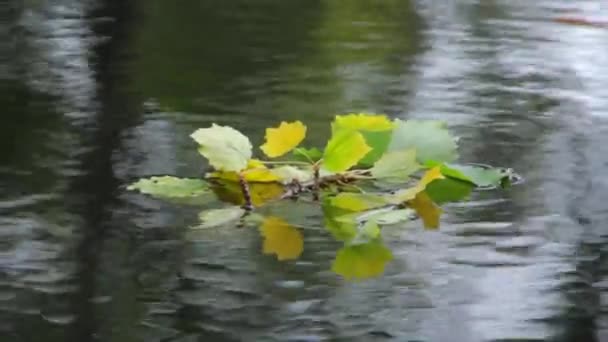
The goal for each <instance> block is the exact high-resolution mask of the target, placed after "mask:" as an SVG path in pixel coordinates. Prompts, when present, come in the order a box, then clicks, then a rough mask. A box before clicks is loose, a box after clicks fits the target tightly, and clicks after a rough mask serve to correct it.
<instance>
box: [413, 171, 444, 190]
mask: <svg viewBox="0 0 608 342" xmlns="http://www.w3.org/2000/svg"><path fill="white" fill-rule="evenodd" d="M444 178H445V176H444V175H443V174H442V173H441V167H440V166H435V167H434V168H432V169H430V170H428V171H427V172H426V173H425V174H424V176H422V179H421V180H420V182H418V185H419V186H421V187H423V188H426V186H427V185H429V184H430V183H431V182H432V181H434V180H435V179H444Z"/></svg>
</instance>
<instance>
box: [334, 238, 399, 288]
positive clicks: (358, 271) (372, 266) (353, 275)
mask: <svg viewBox="0 0 608 342" xmlns="http://www.w3.org/2000/svg"><path fill="white" fill-rule="evenodd" d="M392 259H393V254H392V253H391V251H390V250H389V249H388V248H387V247H386V246H384V245H383V244H382V243H381V242H380V241H378V240H375V241H371V242H368V243H366V244H360V245H353V246H345V247H343V248H342V249H340V250H339V251H338V253H337V255H336V258H335V259H334V262H333V264H332V267H331V269H332V271H334V272H335V273H337V274H339V275H341V276H343V277H344V278H346V279H355V280H361V279H367V278H372V277H375V276H379V275H381V274H382V273H384V268H385V267H386V264H387V263H388V262H389V261H391V260H392Z"/></svg>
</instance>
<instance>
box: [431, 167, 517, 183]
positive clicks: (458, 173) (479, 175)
mask: <svg viewBox="0 0 608 342" xmlns="http://www.w3.org/2000/svg"><path fill="white" fill-rule="evenodd" d="M441 173H443V174H444V175H446V176H448V177H451V178H456V179H460V180H463V181H466V182H471V183H473V184H475V185H477V186H482V187H485V186H500V183H501V182H502V180H503V179H504V178H505V177H506V175H505V173H504V172H503V171H502V170H501V169H496V168H486V167H479V166H472V165H458V164H444V165H441Z"/></svg>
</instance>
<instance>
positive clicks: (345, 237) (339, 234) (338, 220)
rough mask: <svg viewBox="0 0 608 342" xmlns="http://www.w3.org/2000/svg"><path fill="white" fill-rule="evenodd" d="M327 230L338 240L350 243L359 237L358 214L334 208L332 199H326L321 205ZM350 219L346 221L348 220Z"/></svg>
mask: <svg viewBox="0 0 608 342" xmlns="http://www.w3.org/2000/svg"><path fill="white" fill-rule="evenodd" d="M321 209H322V211H323V222H324V225H325V228H326V229H327V230H328V231H329V232H330V233H331V234H332V235H333V237H334V238H335V239H337V240H341V241H350V240H352V239H353V238H354V237H355V236H356V235H357V226H358V222H357V221H356V217H357V215H358V213H356V212H354V211H351V210H347V209H342V208H338V207H334V206H333V205H331V200H330V199H324V200H323V202H322V205H321ZM347 217H348V219H345V218H347Z"/></svg>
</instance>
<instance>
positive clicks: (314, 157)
mask: <svg viewBox="0 0 608 342" xmlns="http://www.w3.org/2000/svg"><path fill="white" fill-rule="evenodd" d="M291 154H292V155H293V157H294V160H297V161H303V162H307V163H311V164H314V163H316V162H317V161H318V160H319V159H321V158H323V151H321V150H319V149H318V148H316V147H311V148H305V147H296V148H294V149H293V151H292V152H291Z"/></svg>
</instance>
